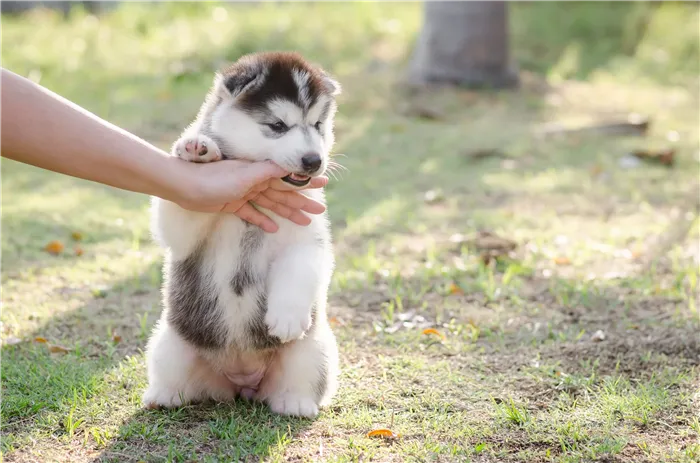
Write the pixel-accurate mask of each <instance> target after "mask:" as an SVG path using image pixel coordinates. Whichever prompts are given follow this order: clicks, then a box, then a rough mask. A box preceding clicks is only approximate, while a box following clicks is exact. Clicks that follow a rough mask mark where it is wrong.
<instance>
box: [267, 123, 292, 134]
mask: <svg viewBox="0 0 700 463" xmlns="http://www.w3.org/2000/svg"><path fill="white" fill-rule="evenodd" d="M267 126H268V127H270V129H272V130H273V131H274V132H277V133H282V132H286V131H287V130H289V128H288V127H287V124H285V123H284V122H282V121H277V122H275V123H274V124H267Z"/></svg>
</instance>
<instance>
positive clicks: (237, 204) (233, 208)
mask: <svg viewBox="0 0 700 463" xmlns="http://www.w3.org/2000/svg"><path fill="white" fill-rule="evenodd" d="M247 202H248V201H246V200H244V199H239V200H237V201H231V202H229V203H226V204H225V205H224V207H223V208H220V209H219V212H227V213H229V214H235V213H236V212H238V210H239V209H240V208H241V207H243V206H244V205H245V204H246V203H247Z"/></svg>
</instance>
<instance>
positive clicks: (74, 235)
mask: <svg viewBox="0 0 700 463" xmlns="http://www.w3.org/2000/svg"><path fill="white" fill-rule="evenodd" d="M70 237H71V238H73V240H74V241H82V240H83V234H82V233H80V232H77V231H76V232H73V233H71V234H70Z"/></svg>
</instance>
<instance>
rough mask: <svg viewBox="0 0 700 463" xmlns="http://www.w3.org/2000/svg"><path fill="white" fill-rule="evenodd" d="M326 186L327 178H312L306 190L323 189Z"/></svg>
mask: <svg viewBox="0 0 700 463" xmlns="http://www.w3.org/2000/svg"><path fill="white" fill-rule="evenodd" d="M326 185H328V177H314V178H312V179H311V181H310V182H309V184H308V186H307V187H306V188H323V187H325V186H326Z"/></svg>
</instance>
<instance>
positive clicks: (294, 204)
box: [262, 189, 326, 214]
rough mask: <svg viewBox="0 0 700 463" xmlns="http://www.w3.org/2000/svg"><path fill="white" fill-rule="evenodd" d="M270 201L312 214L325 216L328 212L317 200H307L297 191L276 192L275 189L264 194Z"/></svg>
mask: <svg viewBox="0 0 700 463" xmlns="http://www.w3.org/2000/svg"><path fill="white" fill-rule="evenodd" d="M262 196H265V197H266V198H267V199H269V200H270V201H273V202H275V203H279V204H284V205H285V206H289V207H291V208H293V209H301V210H302V211H306V212H308V213H310V214H323V213H324V212H325V211H326V206H325V205H324V204H323V203H321V202H318V201H316V200H315V199H311V198H307V197H306V196H304V195H302V194H301V193H297V192H296V191H275V190H273V189H268V190H265V191H264V192H263V193H262Z"/></svg>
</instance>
